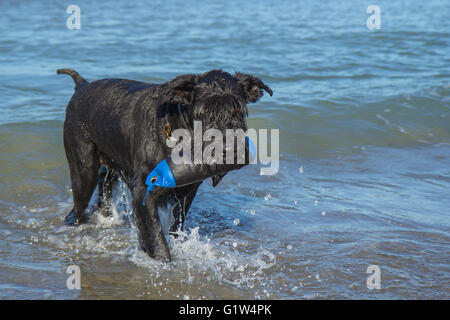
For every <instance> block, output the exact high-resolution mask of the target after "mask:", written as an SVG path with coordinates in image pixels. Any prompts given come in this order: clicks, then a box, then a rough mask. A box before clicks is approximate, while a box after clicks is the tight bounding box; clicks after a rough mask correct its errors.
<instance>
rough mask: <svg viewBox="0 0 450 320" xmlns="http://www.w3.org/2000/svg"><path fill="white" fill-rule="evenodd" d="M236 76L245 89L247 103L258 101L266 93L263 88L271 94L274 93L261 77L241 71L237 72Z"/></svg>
mask: <svg viewBox="0 0 450 320" xmlns="http://www.w3.org/2000/svg"><path fill="white" fill-rule="evenodd" d="M234 76H235V77H236V78H237V79H238V80H239V83H240V84H241V85H242V86H243V87H244V89H245V92H246V94H247V103H250V102H256V101H258V100H259V98H261V97H262V96H263V94H264V93H263V89H264V90H266V91H267V92H268V93H269V94H270V96H272V94H273V92H272V90H271V89H270V88H269V87H268V86H267V85H265V84H264V82H262V80H261V79H259V78H256V77H254V76H251V75H249V74H245V73H240V72H236V73H235V75H234Z"/></svg>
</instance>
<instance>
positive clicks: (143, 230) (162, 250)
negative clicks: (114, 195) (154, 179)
mask: <svg viewBox="0 0 450 320" xmlns="http://www.w3.org/2000/svg"><path fill="white" fill-rule="evenodd" d="M146 192H147V190H146V187H145V186H143V185H140V184H139V185H136V186H134V187H133V188H132V190H131V194H132V196H133V208H134V216H135V220H136V225H137V228H138V233H139V244H140V246H141V248H142V250H144V251H145V252H146V253H147V254H148V255H149V256H150V257H151V258H154V259H157V260H160V261H163V262H170V260H171V259H170V252H169V247H168V245H167V241H166V238H165V236H164V232H163V230H162V227H161V222H160V221H159V215H158V210H157V204H158V199H159V197H158V196H157V195H153V194H152V196H151V197H150V196H147V197H146V198H145V195H146ZM144 198H145V206H144V205H143V203H142V201H144Z"/></svg>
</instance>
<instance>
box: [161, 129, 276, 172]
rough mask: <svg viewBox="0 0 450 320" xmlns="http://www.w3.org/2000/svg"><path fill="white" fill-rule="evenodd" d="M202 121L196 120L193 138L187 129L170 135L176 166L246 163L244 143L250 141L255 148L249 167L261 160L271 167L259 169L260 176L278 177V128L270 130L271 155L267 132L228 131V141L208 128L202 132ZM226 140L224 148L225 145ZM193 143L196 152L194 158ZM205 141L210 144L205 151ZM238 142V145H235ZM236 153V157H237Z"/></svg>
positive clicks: (169, 142) (263, 130)
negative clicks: (173, 142) (174, 143)
mask: <svg viewBox="0 0 450 320" xmlns="http://www.w3.org/2000/svg"><path fill="white" fill-rule="evenodd" d="M202 132H203V130H202V122H201V121H194V130H193V137H191V132H190V131H189V130H187V129H183V128H180V129H176V130H174V131H173V132H172V133H171V137H170V138H171V139H172V138H173V139H174V140H175V141H177V142H176V145H175V146H173V145H170V146H169V144H171V143H172V142H171V141H172V140H171V139H168V140H167V145H168V146H169V147H173V149H172V154H171V158H172V161H173V163H174V164H208V165H213V164H219V165H220V164H245V159H246V157H245V155H246V148H245V141H246V138H248V139H249V140H250V141H251V142H252V143H253V146H254V150H253V151H254V156H253V157H251V159H250V161H249V164H256V163H257V162H258V160H259V162H260V163H262V164H265V165H266V164H269V166H268V167H263V168H261V170H260V175H275V174H277V173H278V169H279V157H280V152H279V129H270V135H271V139H270V142H271V143H270V155H269V154H268V150H267V149H268V145H267V138H268V137H267V134H268V131H267V129H259V130H258V131H257V130H256V129H248V130H247V131H246V132H244V131H243V130H242V129H226V130H225V140H224V137H223V132H222V131H221V130H219V129H208V130H206V131H205V132H204V133H202ZM224 141H225V145H224ZM192 142H193V145H194V152H193V158H192ZM203 142H209V143H208V144H207V145H206V146H205V148H204V149H203V148H202V146H203ZM235 142H237V145H235ZM235 151H236V154H235Z"/></svg>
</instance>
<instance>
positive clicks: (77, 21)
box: [66, 4, 81, 30]
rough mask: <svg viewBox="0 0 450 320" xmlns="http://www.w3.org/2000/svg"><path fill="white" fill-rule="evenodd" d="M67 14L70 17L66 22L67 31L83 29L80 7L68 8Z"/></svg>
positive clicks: (71, 6) (72, 6) (73, 5)
mask: <svg viewBox="0 0 450 320" xmlns="http://www.w3.org/2000/svg"><path fill="white" fill-rule="evenodd" d="M66 12H67V13H68V14H70V16H69V17H68V18H67V20H66V26H67V29H70V30H74V29H76V30H80V29H81V9H80V7H79V6H77V5H75V4H72V5H70V6H68V7H67V10H66Z"/></svg>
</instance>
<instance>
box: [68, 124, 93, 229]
mask: <svg viewBox="0 0 450 320" xmlns="http://www.w3.org/2000/svg"><path fill="white" fill-rule="evenodd" d="M68 131H69V130H66V129H65V130H64V148H65V151H66V156H67V161H68V163H69V169H70V179H71V183H72V195H73V203H74V206H73V209H72V211H71V212H70V213H69V214H68V215H67V216H66V219H65V222H66V224H67V225H74V226H76V225H79V224H80V223H83V222H85V221H86V220H87V219H86V214H85V210H86V208H87V207H88V205H89V201H90V199H91V196H92V193H93V192H94V189H95V187H96V185H97V178H98V169H99V165H100V164H99V155H98V151H97V148H96V146H95V145H94V144H93V143H91V142H85V141H80V139H79V138H78V136H77V135H76V134H74V132H73V131H72V132H70V133H69V132H68Z"/></svg>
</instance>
